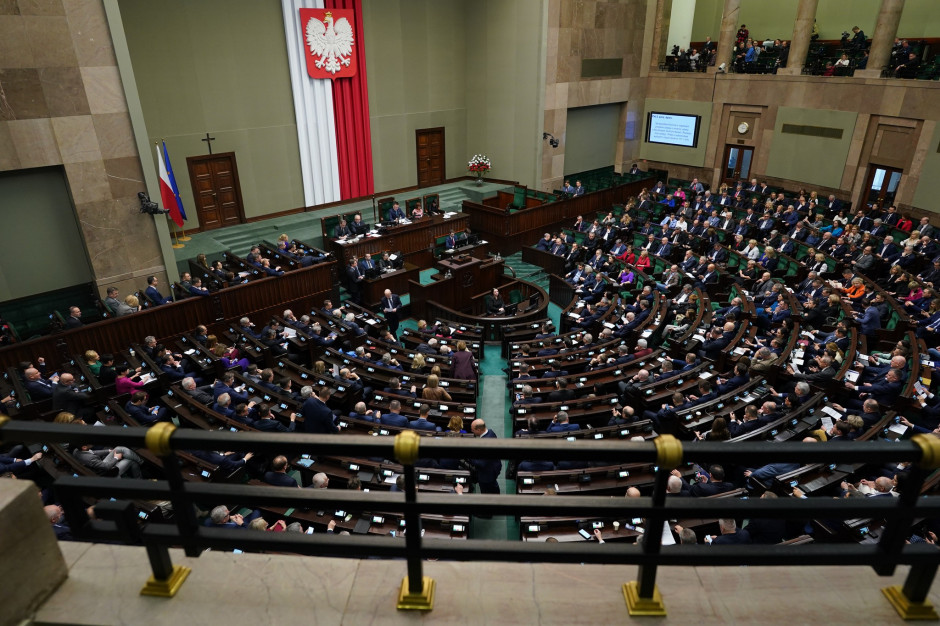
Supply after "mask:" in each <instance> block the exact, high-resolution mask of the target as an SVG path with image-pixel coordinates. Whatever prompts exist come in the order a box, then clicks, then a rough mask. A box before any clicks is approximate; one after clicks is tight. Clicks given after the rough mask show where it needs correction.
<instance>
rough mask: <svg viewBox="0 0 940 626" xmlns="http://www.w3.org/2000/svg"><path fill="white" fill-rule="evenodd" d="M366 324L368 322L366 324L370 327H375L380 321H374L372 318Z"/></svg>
mask: <svg viewBox="0 0 940 626" xmlns="http://www.w3.org/2000/svg"><path fill="white" fill-rule="evenodd" d="M365 322H366V324H368V325H370V326H375V325H376V324H378V321H376V320H374V319H372V318H371V317H370V318H369V319H367V320H365Z"/></svg>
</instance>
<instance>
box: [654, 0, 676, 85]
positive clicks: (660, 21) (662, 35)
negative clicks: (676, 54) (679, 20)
mask: <svg viewBox="0 0 940 626" xmlns="http://www.w3.org/2000/svg"><path fill="white" fill-rule="evenodd" d="M671 17H672V0H656V22H655V24H654V26H653V56H652V57H651V58H650V71H652V72H655V71H658V70H659V64H660V63H662V62H663V61H664V60H665V59H666V40H667V39H668V36H669V21H670V18H671Z"/></svg>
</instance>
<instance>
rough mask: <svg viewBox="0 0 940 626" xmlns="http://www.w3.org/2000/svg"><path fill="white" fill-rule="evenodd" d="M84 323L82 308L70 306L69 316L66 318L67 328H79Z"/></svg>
mask: <svg viewBox="0 0 940 626" xmlns="http://www.w3.org/2000/svg"><path fill="white" fill-rule="evenodd" d="M79 326H83V324H82V310H81V309H80V308H78V307H77V306H70V307H69V316H68V317H67V318H65V327H66V328H78V327H79Z"/></svg>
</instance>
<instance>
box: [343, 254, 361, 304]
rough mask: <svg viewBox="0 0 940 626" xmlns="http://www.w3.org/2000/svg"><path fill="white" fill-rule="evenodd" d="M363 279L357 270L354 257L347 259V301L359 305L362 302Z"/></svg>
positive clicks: (357, 266)
mask: <svg viewBox="0 0 940 626" xmlns="http://www.w3.org/2000/svg"><path fill="white" fill-rule="evenodd" d="M364 278H365V276H364V275H363V273H362V272H361V271H360V270H359V265H358V264H357V263H356V257H352V258H350V259H349V265H348V266H347V267H346V289H347V291H349V299H350V300H352V301H353V302H355V303H356V304H360V303H361V302H362V281H363V279H364Z"/></svg>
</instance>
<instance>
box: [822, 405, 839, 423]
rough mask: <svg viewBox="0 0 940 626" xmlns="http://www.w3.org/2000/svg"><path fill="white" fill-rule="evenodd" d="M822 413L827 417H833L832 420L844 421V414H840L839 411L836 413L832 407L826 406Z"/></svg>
mask: <svg viewBox="0 0 940 626" xmlns="http://www.w3.org/2000/svg"><path fill="white" fill-rule="evenodd" d="M821 412H822V413H824V414H825V415H828V416H829V417H831V418H832V419H837V420H840V419H842V414H841V413H839V412H838V411H836V410H835V409H834V408H832V407H831V406H824V407H823V408H822V409H821Z"/></svg>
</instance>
